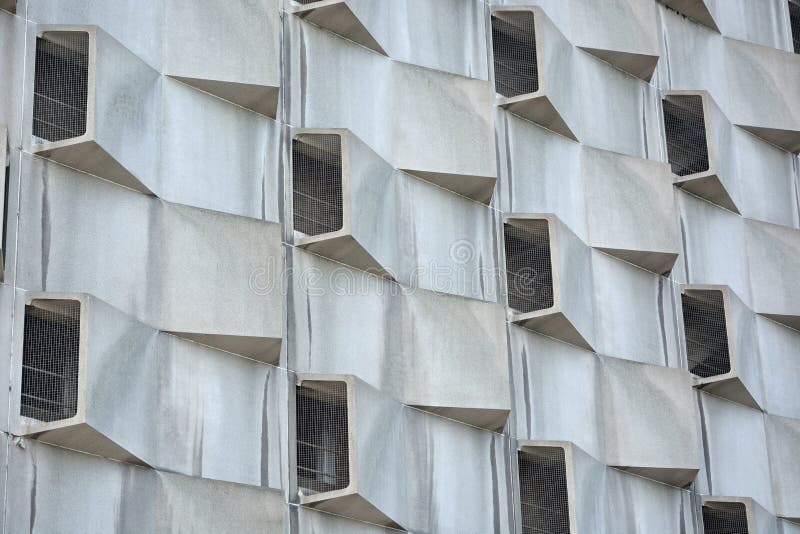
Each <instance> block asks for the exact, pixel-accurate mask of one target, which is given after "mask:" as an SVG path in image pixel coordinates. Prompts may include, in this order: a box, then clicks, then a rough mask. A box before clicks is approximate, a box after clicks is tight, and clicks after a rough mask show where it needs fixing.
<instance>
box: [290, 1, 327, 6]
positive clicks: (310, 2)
mask: <svg viewBox="0 0 800 534" xmlns="http://www.w3.org/2000/svg"><path fill="white" fill-rule="evenodd" d="M294 1H295V2H297V3H298V4H304V5H305V4H313V3H314V2H319V1H321V0H294Z"/></svg>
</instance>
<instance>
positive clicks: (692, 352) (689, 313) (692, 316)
mask: <svg viewBox="0 0 800 534" xmlns="http://www.w3.org/2000/svg"><path fill="white" fill-rule="evenodd" d="M681 304H682V307H683V329H684V332H685V334H686V353H687V357H688V362H689V371H690V372H691V373H692V374H694V375H697V376H700V377H703V378H707V377H710V376H716V375H723V374H725V373H728V372H730V370H731V361H730V355H729V352H728V331H727V327H726V325H725V304H724V300H723V295H722V291H717V290H712V291H700V290H691V291H689V292H688V293H684V294H683V295H681Z"/></svg>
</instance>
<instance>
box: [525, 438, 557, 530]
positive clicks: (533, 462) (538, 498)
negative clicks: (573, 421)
mask: <svg viewBox="0 0 800 534" xmlns="http://www.w3.org/2000/svg"><path fill="white" fill-rule="evenodd" d="M517 460H518V462H519V490H520V507H521V517H522V534H569V500H568V495H567V471H566V465H565V461H564V449H562V448H560V447H537V448H536V449H534V450H533V451H531V450H528V451H525V452H523V451H519V452H518V458H517Z"/></svg>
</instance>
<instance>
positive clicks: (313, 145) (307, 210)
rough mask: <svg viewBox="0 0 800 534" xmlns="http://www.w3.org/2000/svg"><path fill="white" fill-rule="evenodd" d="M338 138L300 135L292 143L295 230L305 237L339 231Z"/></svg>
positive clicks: (340, 159)
mask: <svg viewBox="0 0 800 534" xmlns="http://www.w3.org/2000/svg"><path fill="white" fill-rule="evenodd" d="M341 143H342V141H341V137H340V136H338V135H335V134H334V135H330V134H302V135H298V136H297V137H296V138H295V139H293V140H292V189H293V197H292V198H293V209H294V229H295V230H297V231H298V232H302V233H304V234H306V235H319V234H326V233H329V232H335V231H337V230H340V229H341V228H342V220H343V207H342V146H341Z"/></svg>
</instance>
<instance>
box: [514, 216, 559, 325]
mask: <svg viewBox="0 0 800 534" xmlns="http://www.w3.org/2000/svg"><path fill="white" fill-rule="evenodd" d="M548 227H549V225H548V222H547V220H545V219H540V220H531V221H527V222H526V227H525V228H524V229H523V228H519V227H517V226H513V225H511V224H508V223H506V224H504V225H503V232H504V239H505V250H506V284H507V286H508V306H509V307H510V308H512V309H514V310H516V311H518V312H520V313H528V312H532V311H537V310H545V309H547V308H551V307H552V306H553V303H554V301H553V268H552V263H551V261H550V234H549V228H548Z"/></svg>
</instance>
